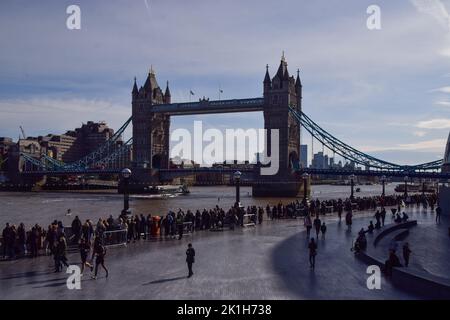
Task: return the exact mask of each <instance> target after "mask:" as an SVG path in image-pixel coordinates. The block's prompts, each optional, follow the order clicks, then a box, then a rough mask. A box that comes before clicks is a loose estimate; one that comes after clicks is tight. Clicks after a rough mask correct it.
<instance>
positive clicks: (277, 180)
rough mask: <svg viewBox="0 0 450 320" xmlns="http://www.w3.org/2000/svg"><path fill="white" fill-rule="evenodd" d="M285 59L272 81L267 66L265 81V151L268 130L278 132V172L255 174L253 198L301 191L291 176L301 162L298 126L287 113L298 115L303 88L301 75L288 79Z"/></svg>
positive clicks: (289, 194)
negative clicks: (292, 110)
mask: <svg viewBox="0 0 450 320" xmlns="http://www.w3.org/2000/svg"><path fill="white" fill-rule="evenodd" d="M287 66H288V65H287V62H286V59H285V57H284V54H283V56H282V57H281V62H280V66H279V67H278V71H277V73H276V74H275V76H274V77H273V78H272V79H271V78H270V75H269V68H268V66H266V75H265V77H264V82H263V83H264V109H263V112H264V128H265V129H266V130H267V132H268V135H267V139H268V141H267V144H266V145H267V149H268V152H266V153H267V154H268V155H269V156H270V155H271V152H272V149H273V148H272V146H271V135H270V133H271V130H273V129H276V130H278V132H279V170H278V173H277V174H276V175H273V176H264V175H261V174H260V173H259V169H258V172H255V174H256V175H257V176H256V179H255V180H256V182H257V183H256V184H255V185H254V186H253V195H254V196H287V197H294V196H296V195H297V194H298V193H299V192H300V189H301V188H302V183H301V181H300V180H299V178H298V177H296V176H295V174H294V173H293V170H292V169H293V168H294V166H298V163H299V159H300V125H299V124H298V122H297V121H296V120H295V119H294V117H293V116H292V114H291V113H290V112H289V107H291V108H293V109H295V110H297V111H301V108H302V84H301V80H300V72H299V70H297V78H296V79H295V78H294V77H293V76H290V75H289V71H288V67H287Z"/></svg>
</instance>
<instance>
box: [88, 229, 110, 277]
mask: <svg viewBox="0 0 450 320" xmlns="http://www.w3.org/2000/svg"><path fill="white" fill-rule="evenodd" d="M105 255H106V248H105V246H104V245H103V244H102V242H101V239H100V238H99V237H95V240H94V250H93V251H92V257H91V260H93V259H94V256H95V271H94V275H93V276H92V279H94V280H95V279H97V274H98V266H99V265H101V266H102V267H103V269H104V270H105V271H106V278H108V275H109V272H108V269H106V267H105Z"/></svg>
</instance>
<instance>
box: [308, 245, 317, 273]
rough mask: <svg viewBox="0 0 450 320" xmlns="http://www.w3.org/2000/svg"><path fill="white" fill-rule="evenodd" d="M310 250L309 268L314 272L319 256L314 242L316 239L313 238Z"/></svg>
mask: <svg viewBox="0 0 450 320" xmlns="http://www.w3.org/2000/svg"><path fill="white" fill-rule="evenodd" d="M308 249H309V266H310V268H311V269H313V270H314V268H315V267H316V255H317V244H316V242H315V241H314V238H311V241H310V242H309V245H308Z"/></svg>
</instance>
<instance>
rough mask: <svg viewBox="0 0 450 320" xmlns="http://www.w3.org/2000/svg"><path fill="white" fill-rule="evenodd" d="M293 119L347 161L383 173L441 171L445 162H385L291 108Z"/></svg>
mask: <svg viewBox="0 0 450 320" xmlns="http://www.w3.org/2000/svg"><path fill="white" fill-rule="evenodd" d="M289 109H290V112H291V114H292V115H293V117H294V118H295V119H296V120H297V121H298V122H299V123H300V125H301V126H303V128H305V129H306V130H307V131H308V132H309V133H310V134H311V135H312V136H313V137H314V138H315V139H317V140H318V141H319V142H320V143H322V144H323V145H325V146H326V147H327V148H328V149H330V150H331V151H333V152H334V153H337V154H339V155H341V156H342V157H344V158H345V159H347V160H350V161H353V162H354V163H356V164H359V165H363V166H365V167H368V168H373V169H379V170H383V171H387V172H390V171H396V172H397V171H400V172H403V174H406V173H409V172H416V171H425V170H438V169H440V167H441V165H442V162H443V160H437V161H432V162H428V163H423V164H418V165H398V164H395V163H392V162H388V161H384V160H381V159H378V158H375V157H373V156H371V155H368V154H366V153H364V152H361V151H359V150H357V149H355V148H353V147H351V146H349V145H348V144H346V143H344V142H342V141H341V140H339V139H338V138H336V137H334V136H333V135H331V134H330V133H328V132H327V131H325V130H324V129H322V128H321V127H320V126H319V125H318V124H317V123H315V122H314V121H313V120H311V118H309V117H308V116H307V115H306V114H305V113H303V112H301V111H300V112H298V111H296V110H295V109H294V108H291V107H290V108H289Z"/></svg>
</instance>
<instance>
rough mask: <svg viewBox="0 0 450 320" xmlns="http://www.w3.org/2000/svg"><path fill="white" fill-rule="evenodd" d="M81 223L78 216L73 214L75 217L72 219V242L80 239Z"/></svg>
mask: <svg viewBox="0 0 450 320" xmlns="http://www.w3.org/2000/svg"><path fill="white" fill-rule="evenodd" d="M82 225H83V224H82V223H81V220H80V218H78V216H75V219H73V221H72V233H73V236H74V238H73V242H74V243H78V241H79V240H80V237H81V227H82Z"/></svg>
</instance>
